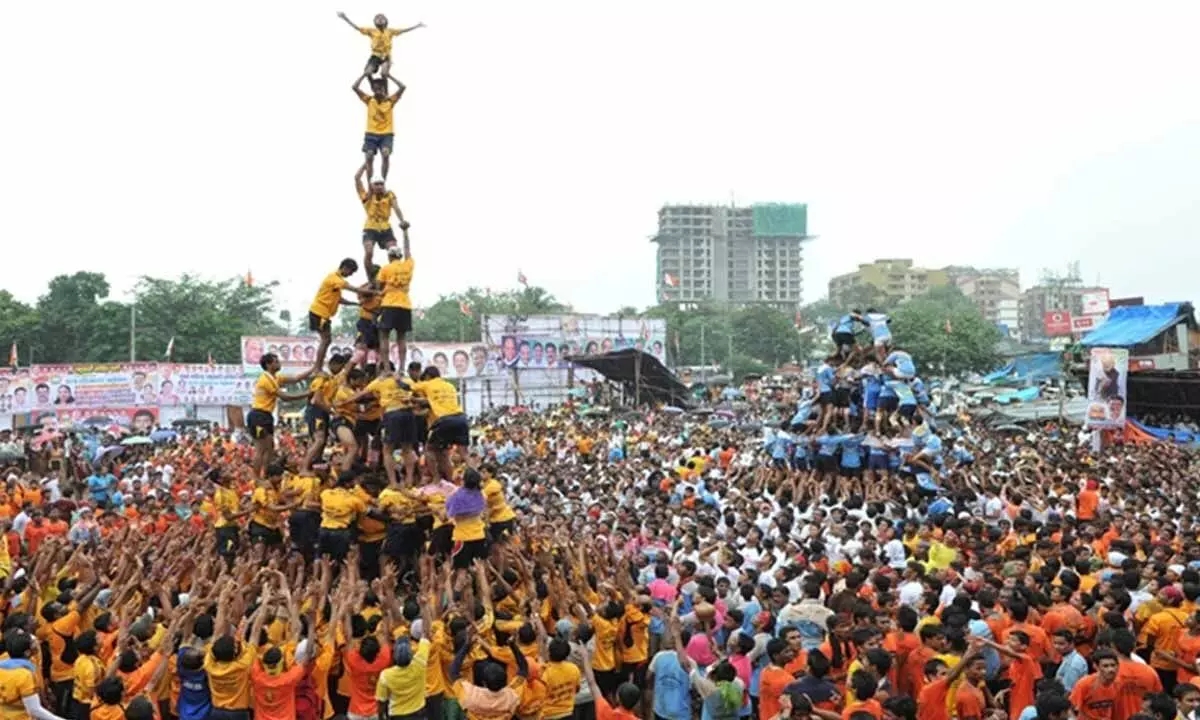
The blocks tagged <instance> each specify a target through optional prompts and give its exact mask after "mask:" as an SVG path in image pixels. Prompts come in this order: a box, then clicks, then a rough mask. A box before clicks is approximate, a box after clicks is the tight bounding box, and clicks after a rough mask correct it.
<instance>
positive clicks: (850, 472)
mask: <svg viewBox="0 0 1200 720" xmlns="http://www.w3.org/2000/svg"><path fill="white" fill-rule="evenodd" d="M839 470H840V472H841V475H842V477H848V478H860V477H862V467H861V466H860V467H846V466H845V465H841V466H839Z"/></svg>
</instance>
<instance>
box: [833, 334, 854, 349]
mask: <svg viewBox="0 0 1200 720" xmlns="http://www.w3.org/2000/svg"><path fill="white" fill-rule="evenodd" d="M833 344H834V345H837V346H838V347H839V348H841V347H843V346H853V345H854V333H834V334H833Z"/></svg>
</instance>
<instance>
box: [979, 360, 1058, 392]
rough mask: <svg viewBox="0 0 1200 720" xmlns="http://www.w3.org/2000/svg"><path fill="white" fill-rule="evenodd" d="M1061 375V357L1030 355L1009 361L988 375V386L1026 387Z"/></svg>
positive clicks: (985, 377) (986, 379)
mask: <svg viewBox="0 0 1200 720" xmlns="http://www.w3.org/2000/svg"><path fill="white" fill-rule="evenodd" d="M1061 374H1062V356H1061V355H1060V354H1058V353H1053V352H1045V353H1030V354H1028V355H1021V356H1018V357H1015V358H1013V359H1012V360H1010V361H1009V362H1008V363H1007V364H1006V365H1005V366H1004V367H1002V368H1000V369H998V370H995V371H993V372H991V373H988V374H987V375H985V376H984V377H983V382H984V383H986V384H988V385H1028V384H1034V383H1039V382H1041V381H1042V380H1047V379H1050V378H1056V377H1058V376H1059V375H1061Z"/></svg>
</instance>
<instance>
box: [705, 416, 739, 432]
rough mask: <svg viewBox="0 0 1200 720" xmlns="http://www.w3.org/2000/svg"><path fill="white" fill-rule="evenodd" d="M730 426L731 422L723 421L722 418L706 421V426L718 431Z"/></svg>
mask: <svg viewBox="0 0 1200 720" xmlns="http://www.w3.org/2000/svg"><path fill="white" fill-rule="evenodd" d="M732 424H733V422H732V421H730V420H725V419H723V418H713V419H712V420H709V421H708V426H709V427H710V428H713V429H715V430H720V429H721V428H727V427H729V426H730V425H732Z"/></svg>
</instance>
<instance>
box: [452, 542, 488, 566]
mask: <svg viewBox="0 0 1200 720" xmlns="http://www.w3.org/2000/svg"><path fill="white" fill-rule="evenodd" d="M487 556H488V541H487V540H460V541H458V542H456V543H454V549H453V550H452V551H451V552H450V557H451V558H452V559H453V565H454V568H455V569H456V570H465V569H467V568H469V567H471V565H472V564H474V562H475V561H476V560H487Z"/></svg>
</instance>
